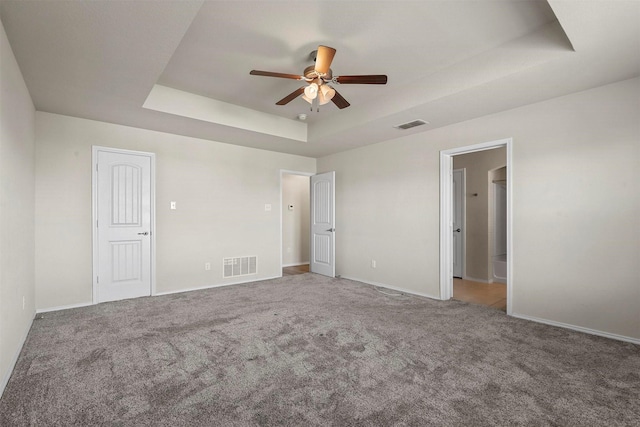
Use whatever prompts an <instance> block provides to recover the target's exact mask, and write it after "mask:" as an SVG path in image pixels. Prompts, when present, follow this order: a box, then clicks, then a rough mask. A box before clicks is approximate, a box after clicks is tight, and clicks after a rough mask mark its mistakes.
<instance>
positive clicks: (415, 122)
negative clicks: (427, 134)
mask: <svg viewBox="0 0 640 427" xmlns="http://www.w3.org/2000/svg"><path fill="white" fill-rule="evenodd" d="M427 123H429V122H425V121H424V120H413V121H411V122H407V123H403V124H401V125H397V126H394V128H396V129H402V130H406V129H411V128H414V127H416V126H422V125H426V124H427Z"/></svg>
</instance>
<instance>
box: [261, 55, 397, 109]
mask: <svg viewBox="0 0 640 427" xmlns="http://www.w3.org/2000/svg"><path fill="white" fill-rule="evenodd" d="M335 54H336V50H335V49H334V48H332V47H328V46H322V45H320V46H318V50H317V51H313V52H311V54H310V57H312V58H315V65H311V66H309V67H307V68H305V70H304V73H303V74H302V75H301V76H300V75H296V74H285V73H274V72H271V71H260V70H251V71H250V72H249V74H251V75H252V76H266V77H278V78H283V79H293V80H299V81H305V82H307V83H308V85H307V86H305V87H301V88H299V89H296V90H295V91H293V92H291V93H290V94H289V95H287V96H285V97H284V98H282V99H281V100H280V101H278V102H276V105H286V104H288V103H289V102H291V101H293V100H294V99H295V98H297V97H298V96H300V97H301V98H302V99H304V100H305V101H306V102H308V103H309V104H311V110H313V106H314V103H315V104H316V106H320V105H325V104H327V103H329V102H330V101H332V102H333V103H334V104H335V105H336V107H338V108H339V109H343V108H347V107H348V106H349V105H350V104H349V103H348V102H347V100H346V99H344V98H343V97H342V95H340V94H339V93H338V92H337V91H336V90H335V89H334V88H333V87H331V86H329V85H328V83H336V84H378V85H380V84H387V76H386V75H383V74H375V75H360V76H337V77H333V71H332V70H331V62H333V57H334V56H335ZM317 110H318V111H319V109H317Z"/></svg>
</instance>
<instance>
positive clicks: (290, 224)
mask: <svg viewBox="0 0 640 427" xmlns="http://www.w3.org/2000/svg"><path fill="white" fill-rule="evenodd" d="M310 180H311V174H307V173H302V172H288V171H283V172H282V173H281V176H280V198H281V200H280V212H281V222H280V223H281V243H282V244H281V266H282V274H283V275H290V274H295V273H303V272H308V271H309V249H310V243H309V236H310V234H311V232H310V228H309V224H310V213H309V207H310V204H311V203H310V201H311V199H310V195H309V189H310V187H311V185H310Z"/></svg>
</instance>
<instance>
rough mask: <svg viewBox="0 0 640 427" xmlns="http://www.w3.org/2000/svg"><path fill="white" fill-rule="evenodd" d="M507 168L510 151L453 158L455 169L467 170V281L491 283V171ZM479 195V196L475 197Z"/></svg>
mask: <svg viewBox="0 0 640 427" xmlns="http://www.w3.org/2000/svg"><path fill="white" fill-rule="evenodd" d="M506 164H507V149H506V148H505V147H502V148H497V149H494V150H485V151H477V152H475V153H468V154H460V155H458V156H454V157H453V168H454V169H465V170H466V182H467V188H466V194H465V202H466V229H465V230H464V233H465V234H464V236H465V246H466V258H465V263H464V275H465V278H467V279H471V280H473V279H479V280H481V281H485V282H487V281H490V280H491V269H490V266H489V261H490V256H489V253H490V252H489V249H490V244H489V231H490V230H489V203H490V185H491V184H490V183H489V171H490V170H492V169H495V168H498V167H501V166H505V165H506ZM474 194H477V196H474Z"/></svg>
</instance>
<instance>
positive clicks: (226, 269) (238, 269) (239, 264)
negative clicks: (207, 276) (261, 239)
mask: <svg viewBox="0 0 640 427" xmlns="http://www.w3.org/2000/svg"><path fill="white" fill-rule="evenodd" d="M257 273H258V257H256V256H241V257H234V258H222V277H223V278H227V277H237V276H248V275H250V274H257Z"/></svg>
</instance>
